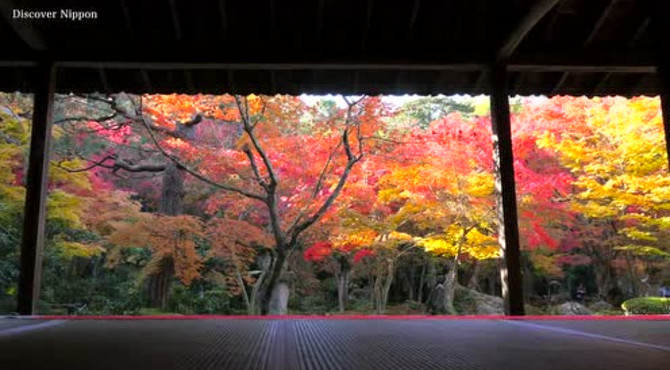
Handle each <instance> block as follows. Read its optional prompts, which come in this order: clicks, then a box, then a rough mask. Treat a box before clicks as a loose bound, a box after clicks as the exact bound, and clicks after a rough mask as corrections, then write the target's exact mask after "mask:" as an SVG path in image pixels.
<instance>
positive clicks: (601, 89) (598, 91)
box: [592, 73, 612, 96]
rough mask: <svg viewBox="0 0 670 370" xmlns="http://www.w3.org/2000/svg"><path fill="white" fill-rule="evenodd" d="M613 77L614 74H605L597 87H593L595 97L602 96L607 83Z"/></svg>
mask: <svg viewBox="0 0 670 370" xmlns="http://www.w3.org/2000/svg"><path fill="white" fill-rule="evenodd" d="M611 77H612V73H605V74H604V75H603V76H602V77H601V78H600V79H599V80H598V83H597V84H596V86H594V87H593V93H592V95H593V96H601V95H603V94H604V93H605V92H604V91H605V90H606V89H605V88H606V86H607V81H609V79H610V78H611Z"/></svg>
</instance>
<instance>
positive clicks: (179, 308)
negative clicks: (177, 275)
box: [168, 284, 231, 315]
mask: <svg viewBox="0 0 670 370" xmlns="http://www.w3.org/2000/svg"><path fill="white" fill-rule="evenodd" d="M196 285H197V286H196ZM168 308H169V310H170V311H172V312H179V313H182V314H198V315H211V314H219V315H225V314H230V313H231V310H230V295H229V294H228V292H227V291H226V290H225V289H224V288H223V287H219V286H209V285H204V284H194V285H193V286H191V287H185V286H183V285H181V284H176V285H174V287H173V288H172V292H171V294H170V299H169V302H168Z"/></svg>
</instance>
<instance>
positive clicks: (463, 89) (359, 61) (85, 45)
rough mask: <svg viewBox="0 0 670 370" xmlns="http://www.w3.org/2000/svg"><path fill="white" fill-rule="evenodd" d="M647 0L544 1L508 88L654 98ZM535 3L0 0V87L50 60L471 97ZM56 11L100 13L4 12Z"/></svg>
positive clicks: (90, 68)
mask: <svg viewBox="0 0 670 370" xmlns="http://www.w3.org/2000/svg"><path fill="white" fill-rule="evenodd" d="M651 1H655V0H559V1H558V3H557V4H556V5H553V4H552V7H551V10H549V12H548V13H546V15H544V16H543V17H542V18H541V19H540V20H539V22H537V23H535V24H534V25H533V27H532V28H531V29H530V31H529V32H528V33H527V34H526V35H525V37H524V38H523V39H522V41H521V42H520V44H519V45H518V47H516V48H514V49H513V53H512V54H511V56H510V57H509V71H510V75H509V89H510V92H511V93H512V94H513V95H515V94H519V95H534V94H544V95H556V94H561V95H563V94H566V95H587V96H592V95H624V96H633V95H656V94H658V82H657V77H656V67H655V65H656V62H655V58H654V54H653V44H652V42H651V37H650V27H649V24H650V11H649V10H648V9H647V8H648V6H649V2H651ZM12 2H13V4H12ZM542 2H543V0H504V1H502V0H467V1H466V0H407V1H400V0H396V1H383V0H285V1H282V0H247V1H241V0H151V1H148V0H146V1H141V0H89V1H88V2H87V4H88V5H86V6H82V5H81V3H82V2H81V1H76V0H20V1H19V0H3V1H2V2H1V5H0V11H1V12H2V15H3V16H2V17H0V34H1V35H3V40H2V50H1V51H0V52H1V53H2V54H1V55H0V91H12V90H23V91H30V90H31V89H32V86H33V83H34V81H33V80H34V69H35V68H34V66H35V65H36V61H38V60H42V59H50V60H55V61H56V62H57V63H58V64H57V65H58V66H59V69H58V75H57V88H58V90H59V91H61V92H70V91H72V92H94V91H98V92H118V91H126V92H147V93H151V92H160V93H172V92H182V93H196V92H200V93H224V92H239V93H247V92H255V93H264V94H274V93H288V94H300V93H349V94H355V93H367V94H379V93H382V94H404V93H418V94H438V93H442V94H457V93H458V94H482V93H486V92H487V90H488V86H487V81H488V78H487V73H486V70H487V67H488V66H489V65H490V63H491V62H492V61H493V60H495V59H496V56H497V55H498V54H499V53H500V52H501V48H504V44H505V42H506V41H505V40H508V39H509V35H510V34H512V33H514V32H515V30H516V29H517V28H518V27H519V25H520V24H522V23H523V22H524V20H525V19H527V18H528V15H529V14H532V12H533V9H534V7H536V6H537V5H538V4H539V3H542ZM554 2H555V1H554ZM68 8H69V9H76V10H92V11H96V12H97V14H98V19H96V20H83V21H77V22H73V21H66V20H56V21H44V20H41V21H35V20H32V21H29V20H15V19H12V16H11V12H12V10H13V9H27V10H51V9H53V10H58V9H68Z"/></svg>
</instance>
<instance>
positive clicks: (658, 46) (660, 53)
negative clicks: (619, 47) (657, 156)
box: [649, 2, 670, 164]
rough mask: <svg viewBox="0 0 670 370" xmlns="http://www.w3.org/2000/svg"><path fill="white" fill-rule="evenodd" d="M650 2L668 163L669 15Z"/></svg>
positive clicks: (658, 5) (669, 155)
mask: <svg viewBox="0 0 670 370" xmlns="http://www.w3.org/2000/svg"><path fill="white" fill-rule="evenodd" d="M659 3H660V2H656V3H652V4H651V5H656V6H650V8H649V11H650V17H651V23H650V26H651V27H649V30H650V32H651V36H652V37H651V38H652V40H653V43H654V49H655V52H656V67H657V75H658V84H659V88H660V89H659V95H660V98H661V109H662V111H663V129H664V131H665V148H666V151H667V153H668V161H669V162H668V163H669V164H670V50H668V45H667V35H668V32H670V24H669V23H668V22H670V17H669V16H668V15H667V14H666V12H665V11H664V9H662V7H661V6H660V4H659Z"/></svg>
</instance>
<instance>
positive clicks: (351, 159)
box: [289, 98, 363, 244]
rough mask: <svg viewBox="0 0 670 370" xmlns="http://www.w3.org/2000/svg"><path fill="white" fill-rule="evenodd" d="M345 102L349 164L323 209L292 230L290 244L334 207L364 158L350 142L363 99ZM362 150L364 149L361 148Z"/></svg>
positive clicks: (320, 208) (345, 140) (345, 129)
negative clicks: (353, 171) (350, 130)
mask: <svg viewBox="0 0 670 370" xmlns="http://www.w3.org/2000/svg"><path fill="white" fill-rule="evenodd" d="M344 100H345V101H346V102H347V104H348V105H349V107H348V109H347V117H346V120H345V122H346V126H347V127H345V128H344V131H343V132H342V144H343V146H344V150H345V153H346V155H347V164H346V165H345V167H344V171H343V172H342V176H341V177H340V180H339V181H338V182H337V185H336V186H335V190H333V192H332V193H331V194H330V195H329V196H328V198H327V199H326V200H325V201H324V202H323V204H322V205H321V207H319V209H318V210H317V211H316V212H315V213H314V214H313V215H312V216H310V217H309V218H308V219H307V220H305V221H304V222H302V223H300V224H298V225H297V226H296V227H295V228H294V229H292V230H290V231H289V232H290V234H291V241H290V243H291V244H293V243H295V242H297V240H298V237H299V236H300V234H301V233H302V232H303V231H305V230H306V229H307V228H309V227H310V226H312V224H314V223H315V222H317V221H318V220H320V219H321V218H322V217H323V216H324V215H325V214H326V212H327V211H328V209H329V208H330V207H331V206H332V204H333V203H334V202H335V199H337V197H338V196H339V195H340V192H342V189H343V188H344V185H345V184H346V183H347V179H348V178H349V174H350V173H351V169H352V168H353V167H354V165H355V164H356V162H358V161H360V160H361V158H363V152H362V151H361V152H360V153H359V155H358V156H356V155H354V154H353V152H352V150H351V143H350V142H349V127H348V126H350V125H351V124H352V115H353V107H354V106H355V105H356V104H358V103H359V102H360V101H362V100H363V98H361V99H359V100H357V101H356V102H354V103H349V101H348V100H347V99H346V98H344ZM361 150H362V147H361Z"/></svg>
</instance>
